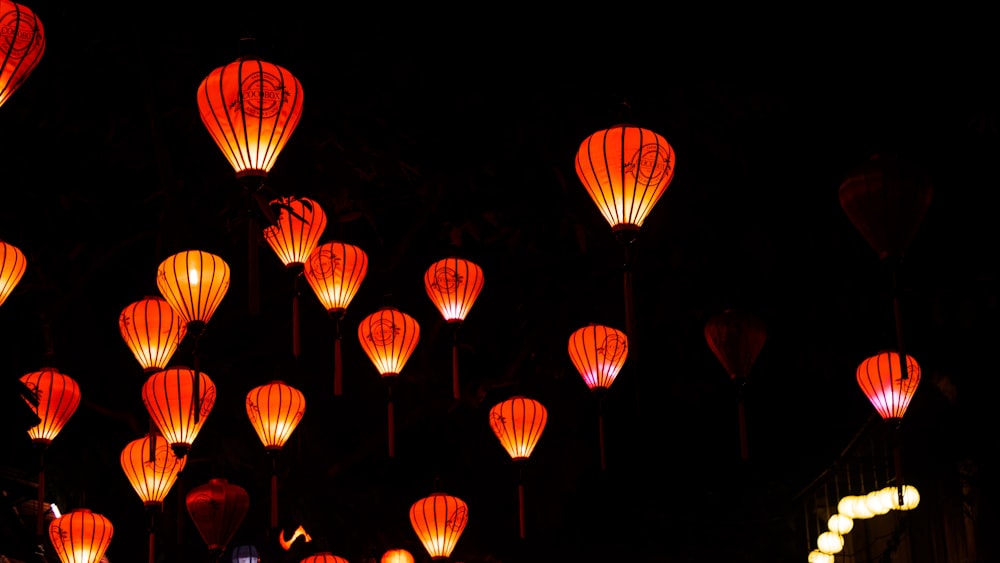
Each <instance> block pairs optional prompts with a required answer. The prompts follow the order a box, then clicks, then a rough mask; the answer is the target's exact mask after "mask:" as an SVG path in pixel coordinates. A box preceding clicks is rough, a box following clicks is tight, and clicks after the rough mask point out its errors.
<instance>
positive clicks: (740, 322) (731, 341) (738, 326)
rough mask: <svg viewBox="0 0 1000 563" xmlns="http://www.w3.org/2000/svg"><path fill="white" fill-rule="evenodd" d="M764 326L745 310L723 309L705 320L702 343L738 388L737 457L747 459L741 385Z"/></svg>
mask: <svg viewBox="0 0 1000 563" xmlns="http://www.w3.org/2000/svg"><path fill="white" fill-rule="evenodd" d="M765 340H767V327H766V326H765V325H764V322H763V321H761V320H760V319H759V318H758V317H756V316H755V315H753V314H751V313H749V312H748V311H743V310H737V309H726V310H724V311H722V312H721V313H717V314H715V315H712V316H711V317H709V319H708V321H707V322H706V323H705V341H706V342H708V347H709V348H711V349H712V353H714V354H715V357H716V358H717V359H718V360H719V363H721V364H722V367H723V368H725V370H726V373H728V374H729V378H730V379H731V380H732V381H734V382H736V383H737V384H738V386H739V399H738V404H737V406H738V414H739V429H740V455H741V457H742V458H743V460H744V461H746V460H747V459H748V458H749V455H750V453H749V446H748V443H747V428H746V407H745V406H744V403H743V386H744V384H745V383H746V381H747V378H748V377H749V376H750V370H751V368H753V365H754V362H756V361H757V356H758V355H759V354H760V350H761V348H763V347H764V341H765Z"/></svg>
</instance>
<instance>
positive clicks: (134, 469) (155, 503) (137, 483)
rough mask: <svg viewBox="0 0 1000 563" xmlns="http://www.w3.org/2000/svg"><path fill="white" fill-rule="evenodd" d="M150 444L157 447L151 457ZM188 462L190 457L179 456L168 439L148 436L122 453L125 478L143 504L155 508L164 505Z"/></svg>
mask: <svg viewBox="0 0 1000 563" xmlns="http://www.w3.org/2000/svg"><path fill="white" fill-rule="evenodd" d="M157 438H159V437H157ZM150 444H154V445H153V449H154V453H153V455H152V456H150V452H149V448H150ZM151 457H152V458H153V461H152V462H150V458H151ZM186 463H187V458H186V457H177V454H175V453H174V452H173V450H171V449H170V447H169V446H168V445H167V442H166V440H163V439H156V440H150V435H149V434H147V435H145V436H144V437H142V438H139V439H138V440H132V441H131V442H129V443H128V445H126V446H125V449H123V450H122V453H121V464H122V470H123V471H125V477H126V478H127V479H128V482H129V483H130V484H131V485H132V488H133V489H135V492H136V494H138V495H139V498H140V499H142V502H143V504H144V505H145V506H147V507H153V508H158V507H160V506H163V499H164V498H166V496H167V493H169V492H170V489H171V488H172V487H173V486H174V483H175V482H176V481H177V476H178V474H179V473H180V472H181V471H182V470H183V469H184V465H185V464H186Z"/></svg>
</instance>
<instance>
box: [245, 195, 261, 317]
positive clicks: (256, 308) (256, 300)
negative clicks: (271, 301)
mask: <svg viewBox="0 0 1000 563" xmlns="http://www.w3.org/2000/svg"><path fill="white" fill-rule="evenodd" d="M253 205H254V200H253V192H252V191H251V192H250V203H249V207H248V209H247V213H248V215H249V217H248V221H247V225H248V230H247V267H248V270H249V272H250V283H249V286H248V287H249V291H248V293H249V298H250V304H249V305H250V315H251V316H253V317H256V316H257V314H258V313H259V312H260V279H259V276H258V273H259V272H258V270H259V269H260V266H259V264H258V262H259V255H258V252H257V237H258V235H259V233H258V231H259V230H260V227H258V226H257V216H256V214H255V213H254V211H253Z"/></svg>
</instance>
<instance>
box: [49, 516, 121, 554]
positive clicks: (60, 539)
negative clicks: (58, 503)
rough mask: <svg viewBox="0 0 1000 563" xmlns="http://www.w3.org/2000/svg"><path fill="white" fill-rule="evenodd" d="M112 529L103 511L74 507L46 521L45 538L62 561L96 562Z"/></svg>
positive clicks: (107, 542)
mask: <svg viewBox="0 0 1000 563" xmlns="http://www.w3.org/2000/svg"><path fill="white" fill-rule="evenodd" d="M114 530H115V528H114V526H112V525H111V521H110V520H108V519H107V518H106V517H104V516H103V515H101V514H98V513H96V512H91V511H90V510H88V509H86V508H77V509H74V510H72V511H70V512H69V513H67V514H63V515H62V516H60V517H59V518H56V519H55V520H53V521H52V523H51V524H49V539H50V540H51V541H52V548H53V549H54V550H55V552H56V555H58V556H59V561H61V562H62V563H100V561H101V558H103V557H104V553H105V552H106V551H107V550H108V546H109V545H111V536H112V535H113V534H114Z"/></svg>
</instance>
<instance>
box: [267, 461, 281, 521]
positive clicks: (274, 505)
mask: <svg viewBox="0 0 1000 563" xmlns="http://www.w3.org/2000/svg"><path fill="white" fill-rule="evenodd" d="M267 455H268V457H270V458H271V531H272V532H273V531H274V530H277V529H278V451H277V450H268V452H267Z"/></svg>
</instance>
